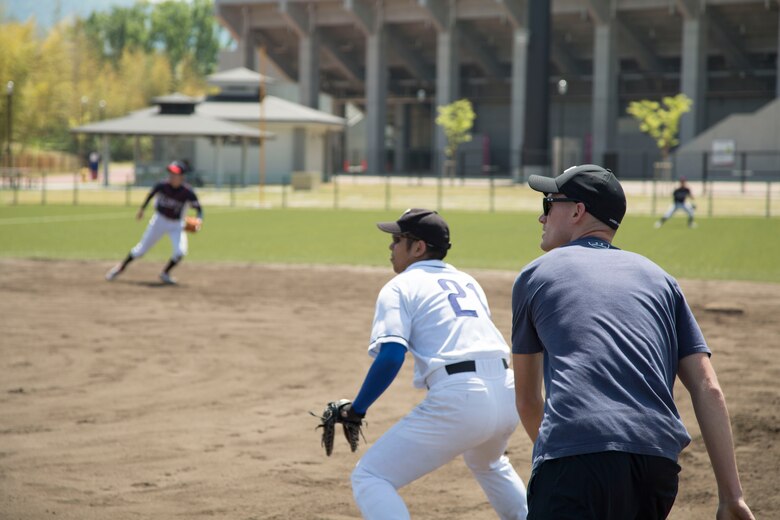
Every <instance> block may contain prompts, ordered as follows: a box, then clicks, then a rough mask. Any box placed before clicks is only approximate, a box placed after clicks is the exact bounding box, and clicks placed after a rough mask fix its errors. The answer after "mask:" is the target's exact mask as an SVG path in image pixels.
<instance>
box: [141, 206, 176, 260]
mask: <svg viewBox="0 0 780 520" xmlns="http://www.w3.org/2000/svg"><path fill="white" fill-rule="evenodd" d="M183 226H184V223H183V222H182V220H181V219H177V220H172V219H169V218H166V217H163V216H162V215H160V214H159V213H157V212H156V211H155V212H154V215H152V218H151V219H149V225H148V226H147V227H146V231H144V235H143V236H142V237H141V241H140V242H138V244H136V246H135V247H134V248H133V249H131V250H130V254H131V255H132V257H133V258H138V257H140V256H143V255H144V254H145V253H146V252H147V251H148V250H149V249H150V248H151V247H152V246H153V245H154V244H156V243H157V242H158V241H159V240H160V239H161V238H162V237H163V235H166V234H167V235H168V237H169V238H170V239H171V245H172V249H173V251H172V254H171V258H174V259H176V260H179V259H181V258H182V257H183V256H184V255H186V254H187V233H185V232H184V229H183Z"/></svg>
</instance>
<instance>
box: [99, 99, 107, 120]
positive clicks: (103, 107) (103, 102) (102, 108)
mask: <svg viewBox="0 0 780 520" xmlns="http://www.w3.org/2000/svg"><path fill="white" fill-rule="evenodd" d="M98 109H100V120H101V121H102V120H103V119H105V117H106V100H105V99H101V100H100V101H98Z"/></svg>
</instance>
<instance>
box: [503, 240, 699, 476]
mask: <svg viewBox="0 0 780 520" xmlns="http://www.w3.org/2000/svg"><path fill="white" fill-rule="evenodd" d="M512 311H513V318H512V352H513V353H515V354H532V353H537V352H544V387H545V403H544V416H543V418H542V424H541V427H540V428H539V436H538V438H537V441H536V443H535V444H534V450H533V467H534V468H536V467H538V465H539V464H541V463H542V462H543V461H545V460H548V459H556V458H560V457H567V456H572V455H581V454H586V453H596V452H601V451H622V452H628V453H636V454H643V455H656V456H661V457H666V458H668V459H671V460H673V461H675V462H676V461H677V456H678V455H679V453H680V452H681V451H682V449H683V448H684V447H685V446H686V445H687V444H688V443H689V442H690V436H689V435H688V432H687V431H686V429H685V426H683V423H682V421H681V420H680V415H679V413H678V412H677V407H676V406H675V404H674V397H673V390H672V389H673V386H674V381H675V377H676V375H677V367H678V361H679V360H680V359H681V358H683V357H685V356H688V355H690V354H694V353H697V352H703V353H707V354H708V355H709V354H710V351H709V349H708V348H707V345H706V343H705V341H704V337H703V335H702V333H701V329H700V328H699V326H698V324H697V323H696V319H695V318H694V317H693V314H692V313H691V310H690V307H688V304H687V302H686V301H685V297H684V296H683V294H682V291H681V290H680V287H679V286H678V285H677V281H676V280H675V279H674V278H672V277H671V276H670V275H669V274H667V273H666V272H665V271H664V270H663V269H661V268H660V267H658V266H657V265H656V264H654V263H653V262H651V261H650V260H648V259H647V258H645V257H643V256H640V255H637V254H635V253H630V252H627V251H622V250H620V249H618V248H615V247H612V246H610V245H609V244H608V243H607V242H605V241H603V240H599V239H595V238H588V237H585V238H581V239H579V240H575V241H574V242H571V243H570V244H567V245H566V246H563V247H559V248H556V249H554V250H552V251H550V252H549V253H547V254H545V255H543V256H541V257H540V258H537V259H536V260H534V261H533V262H531V263H530V264H528V265H527V266H526V267H525V268H524V269H523V270H522V272H521V273H520V275H519V276H518V277H517V279H516V280H515V284H514V287H513V290H512Z"/></svg>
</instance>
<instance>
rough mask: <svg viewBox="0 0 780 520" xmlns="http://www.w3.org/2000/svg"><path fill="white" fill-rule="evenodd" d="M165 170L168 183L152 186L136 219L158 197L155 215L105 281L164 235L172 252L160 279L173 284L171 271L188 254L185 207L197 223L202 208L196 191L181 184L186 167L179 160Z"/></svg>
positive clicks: (139, 218)
mask: <svg viewBox="0 0 780 520" xmlns="http://www.w3.org/2000/svg"><path fill="white" fill-rule="evenodd" d="M166 169H167V171H168V180H167V181H163V182H158V183H157V184H155V185H154V187H153V188H152V190H151V191H150V192H149V195H147V196H146V199H145V200H144V203H143V204H142V205H141V208H140V209H139V210H138V213H137V214H136V219H138V220H141V219H142V218H143V216H144V210H145V209H146V206H147V205H148V204H149V201H151V200H152V197H154V196H155V195H156V196H157V198H156V200H155V204H154V209H155V212H154V215H152V218H151V219H150V220H149V225H148V226H147V227H146V231H145V232H144V235H143V237H142V238H141V241H140V242H138V244H137V245H136V246H135V247H134V248H133V249H131V250H130V252H129V253H128V254H127V257H126V258H125V259H124V260H123V261H122V262H121V263H119V264H117V265H115V266H114V267H113V268H111V270H110V271H108V273H106V280H108V281H111V280H114V279H115V278H116V277H117V276H119V275H120V274H121V273H122V272H123V271H124V270H125V268H126V267H127V264H129V263H130V262H132V261H133V260H135V259H136V258H139V257H141V256H143V254H144V253H146V252H147V251H148V250H149V248H151V247H152V246H153V245H154V244H156V243H157V241H158V240H160V239H161V238H162V236H163V235H166V234H167V235H168V236H169V237H170V239H171V244H172V246H173V253H172V255H171V259H170V260H169V261H168V263H167V264H166V266H165V268H164V269H163V271H162V272H161V273H160V280H161V281H162V282H163V283H166V284H174V283H176V281H175V280H174V279H173V278H171V275H170V272H171V269H173V268H174V267H175V266H176V265H177V264H178V263H179V262H180V261H181V259H182V258H184V255H186V254H187V234H186V233H185V232H184V229H183V228H184V216H185V213H186V209H187V205H190V206H191V207H192V208H193V209H195V210H196V211H197V212H198V219H200V220H202V219H203V208H201V206H200V202H198V197H197V195H195V191H193V189H192V187H191V186H190V185H189V184H186V183H185V182H184V173H185V171H186V167H185V165H183V164H182V163H180V162H179V161H174V162H172V163H171V164H169V165H168V166H167V168H166Z"/></svg>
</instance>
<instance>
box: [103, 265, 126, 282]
mask: <svg viewBox="0 0 780 520" xmlns="http://www.w3.org/2000/svg"><path fill="white" fill-rule="evenodd" d="M121 272H122V266H121V265H119V264H116V265H115V266H114V267H112V268H111V269H110V270H109V271H108V272H107V273H106V280H107V281H109V282H110V281H112V280H113V279H114V278H116V277H117V276H119V273H121Z"/></svg>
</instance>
